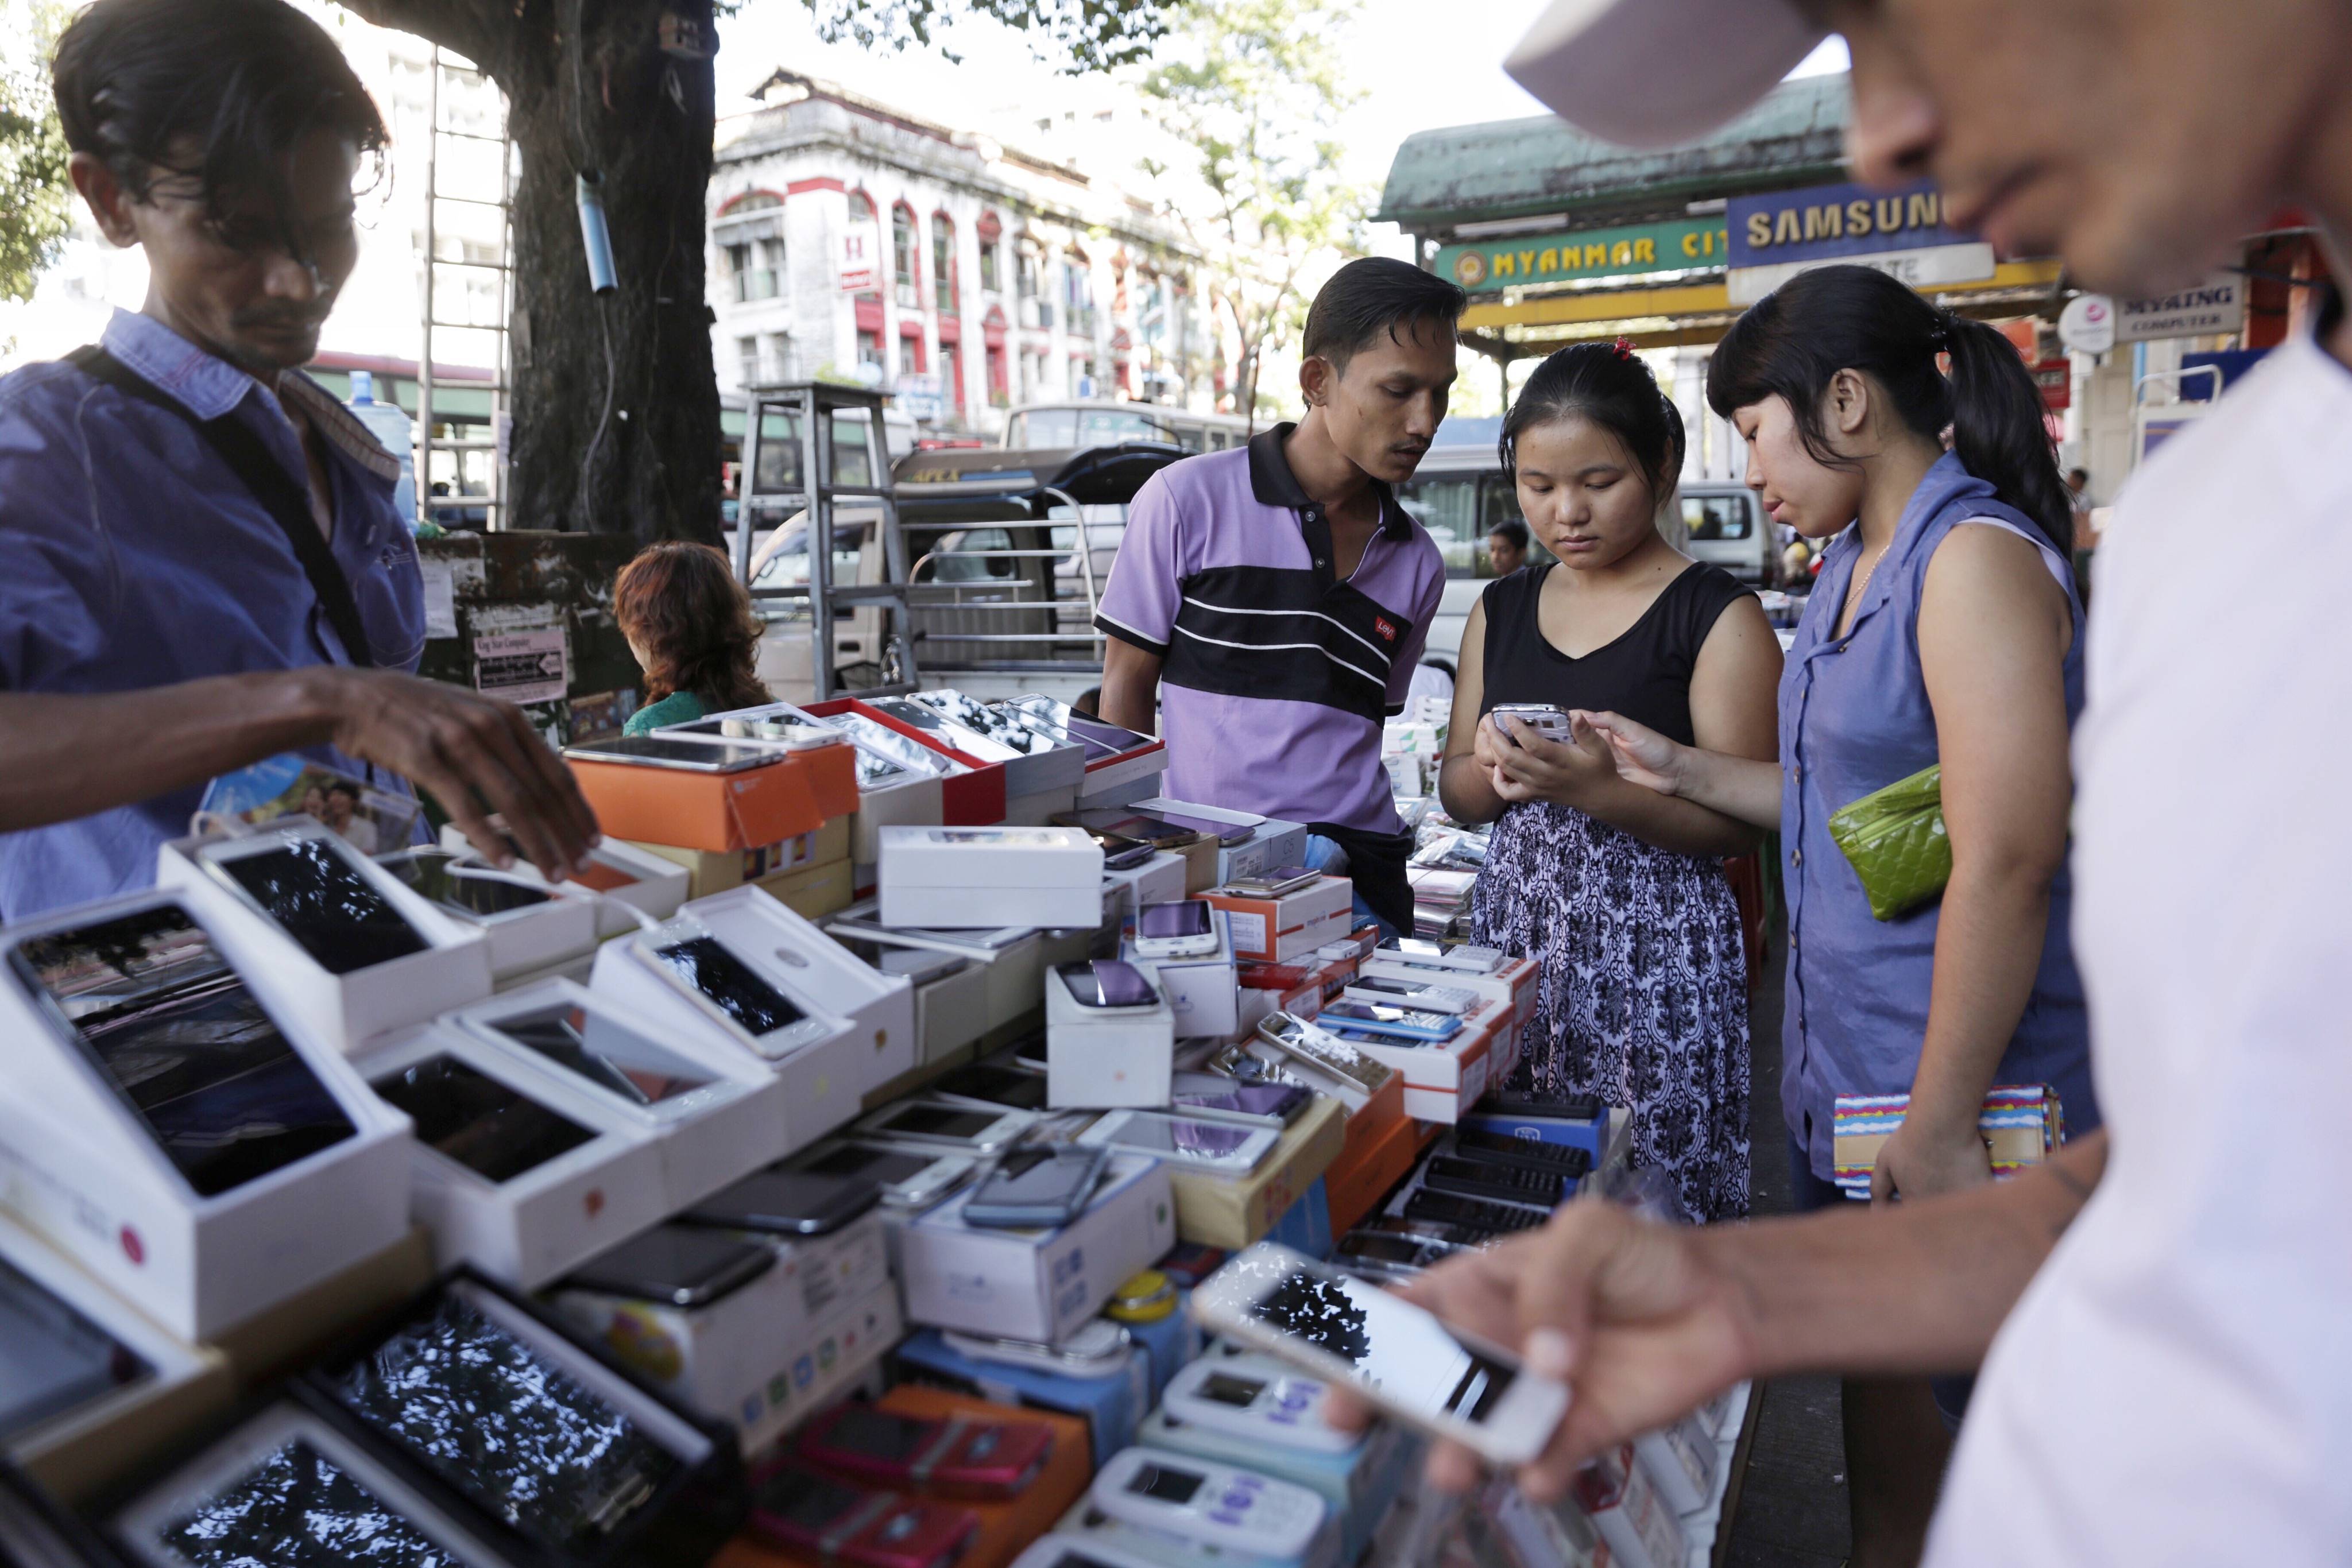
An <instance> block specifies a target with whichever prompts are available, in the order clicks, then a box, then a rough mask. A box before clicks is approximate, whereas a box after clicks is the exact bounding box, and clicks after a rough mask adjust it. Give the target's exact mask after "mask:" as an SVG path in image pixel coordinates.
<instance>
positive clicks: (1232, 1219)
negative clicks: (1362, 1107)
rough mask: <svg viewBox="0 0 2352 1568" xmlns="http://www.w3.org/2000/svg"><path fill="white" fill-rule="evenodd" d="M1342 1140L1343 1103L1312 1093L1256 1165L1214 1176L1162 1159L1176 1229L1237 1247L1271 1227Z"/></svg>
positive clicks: (1183, 1235)
mask: <svg viewBox="0 0 2352 1568" xmlns="http://www.w3.org/2000/svg"><path fill="white" fill-rule="evenodd" d="M1347 1141H1348V1112H1347V1108H1346V1107H1345V1106H1343V1105H1341V1104H1340V1103H1339V1102H1338V1101H1337V1100H1334V1099H1332V1098H1331V1097H1330V1096H1328V1095H1327V1094H1318V1095H1316V1096H1315V1098H1314V1099H1312V1100H1310V1101H1308V1102H1307V1107H1306V1109H1305V1110H1302V1111H1301V1112H1299V1113H1298V1114H1297V1116H1296V1117H1294V1118H1292V1120H1291V1123H1290V1125H1288V1126H1287V1127H1285V1128H1284V1129H1283V1130H1282V1136H1281V1137H1280V1138H1279V1139H1277V1140H1276V1143H1275V1145H1274V1147H1273V1148H1271V1149H1269V1150H1267V1151H1266V1155H1265V1158H1264V1159H1263V1160H1260V1161H1259V1162H1258V1165H1257V1168H1256V1169H1255V1170H1254V1171H1252V1172H1250V1173H1249V1175H1247V1176H1211V1175H1209V1174H1208V1173H1207V1172H1205V1171H1197V1170H1192V1169H1191V1168H1189V1167H1188V1166H1185V1165H1184V1164H1183V1162H1181V1161H1180V1160H1171V1161H1169V1162H1168V1185H1169V1187H1170V1189H1171V1191H1172V1192H1173V1193H1174V1195H1175V1198H1176V1235H1177V1237H1178V1239H1181V1240H1185V1241H1197V1242H1199V1243H1201V1244H1202V1246H1205V1247H1222V1248H1223V1249H1225V1250H1227V1251H1229V1252H1238V1251H1239V1250H1241V1249H1243V1248H1244V1247H1247V1246H1249V1245H1250V1244H1251V1243H1252V1242H1255V1241H1261V1240H1264V1239H1265V1237H1266V1236H1267V1235H1268V1234H1269V1233H1271V1232H1272V1231H1273V1229H1274V1228H1275V1226H1276V1223H1278V1222H1279V1221H1280V1220H1281V1218H1282V1217H1283V1215H1284V1214H1285V1213H1286V1212H1287V1211H1288V1210H1289V1209H1290V1207H1291V1206H1292V1205H1294V1204H1296V1203H1297V1201H1298V1200H1299V1199H1300V1198H1301V1197H1305V1196H1306V1195H1307V1189H1308V1188H1309V1187H1311V1186H1314V1185H1315V1183H1316V1181H1317V1180H1318V1178H1319V1177H1320V1176H1322V1175H1323V1173H1324V1172H1325V1171H1326V1170H1328V1169H1329V1168H1330V1166H1331V1162H1332V1161H1333V1160H1336V1159H1338V1158H1339V1151H1340V1149H1341V1148H1343V1147H1344V1146H1345V1145H1346V1144H1347Z"/></svg>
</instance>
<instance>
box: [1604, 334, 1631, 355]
mask: <svg viewBox="0 0 2352 1568" xmlns="http://www.w3.org/2000/svg"><path fill="white" fill-rule="evenodd" d="M1609 347H1610V348H1611V349H1612V350H1614V351H1615V353H1616V355H1617V357H1618V358H1619V359H1621V360H1630V359H1632V358H1633V339H1631V338H1620V339H1618V340H1616V341H1615V342H1613V343H1612V344H1610V345H1609Z"/></svg>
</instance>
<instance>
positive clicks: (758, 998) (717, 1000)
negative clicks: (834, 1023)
mask: <svg viewBox="0 0 2352 1568" xmlns="http://www.w3.org/2000/svg"><path fill="white" fill-rule="evenodd" d="M654 956H655V957H656V958H659V959H660V960H661V961H662V962H663V964H665V965H667V967H668V968H669V970H670V972H671V973H672V974H675V975H676V976H677V977H678V978H680V979H682V980H684V981H685V982H686V983H687V984H688V986H690V987H692V988H694V989H695V990H697V991H698V992H700V993H701V994H702V995H703V996H704V997H706V998H709V1000H710V1002H711V1003H712V1004H713V1005H714V1006H716V1007H717V1008H718V1009H719V1011H721V1012H723V1013H725V1014H726V1015H727V1016H728V1017H729V1018H730V1019H734V1020H735V1021H736V1022H737V1023H738V1024H740V1026H742V1029H743V1031H744V1032H745V1033H746V1034H749V1035H750V1036H751V1038H752V1039H754V1040H757V1039H758V1038H759V1037H760V1036H761V1035H763V1034H773V1033H774V1032H775V1031H776V1030H780V1029H790V1028H791V1027H792V1026H793V1025H794V1024H796V1023H798V1022H800V1021H801V1020H802V1019H804V1018H806V1017H808V1014H806V1013H804V1012H803V1011H802V1010H801V1009H799V1008H797V1007H795V1006H793V1003H792V1002H791V1001H790V1000H789V999H788V998H786V997H785V996H784V994H783V993H782V991H779V990H777V989H776V988H775V987H773V986H772V985H770V984H768V982H767V981H765V980H763V979H761V977H759V976H757V975H755V974H753V973H752V972H751V966H750V965H749V964H746V963H745V962H743V960H742V959H740V958H738V957H737V956H735V955H734V954H733V953H731V952H730V951H729V950H728V948H727V945H726V944H725V943H723V942H721V941H719V938H718V937H716V936H689V937H688V938H686V939H685V940H684V941H682V942H671V943H667V944H666V945H664V946H659V947H656V948H655V949H654Z"/></svg>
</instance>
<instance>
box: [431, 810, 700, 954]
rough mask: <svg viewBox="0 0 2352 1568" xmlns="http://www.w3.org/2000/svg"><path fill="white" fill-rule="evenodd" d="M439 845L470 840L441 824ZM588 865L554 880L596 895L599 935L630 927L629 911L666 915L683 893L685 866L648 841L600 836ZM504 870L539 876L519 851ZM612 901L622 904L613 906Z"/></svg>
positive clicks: (467, 847) (460, 849)
mask: <svg viewBox="0 0 2352 1568" xmlns="http://www.w3.org/2000/svg"><path fill="white" fill-rule="evenodd" d="M441 847H442V848H443V849H445V850H453V851H455V852H457V853H459V854H468V853H471V852H473V848H474V844H473V841H472V840H470V839H468V838H467V837H466V835H465V834H464V833H463V832H460V831H458V829H457V824H455V823H446V824H444V825H443V827H442V829H441ZM588 860H589V862H590V863H589V868H588V870H587V871H585V872H583V873H581V874H580V875H578V876H575V877H572V878H570V879H568V880H567V881H564V882H562V883H557V884H556V885H557V886H559V887H564V888H583V887H584V888H586V889H588V890H589V891H590V892H592V893H598V894H603V895H604V897H603V898H602V899H593V900H590V901H589V902H590V903H592V904H593V905H594V907H595V910H596V935H597V936H598V937H599V938H603V937H608V936H622V935H625V933H627V932H631V931H635V929H636V928H637V923H636V922H635V921H634V920H632V919H630V918H629V910H630V909H635V910H641V911H643V912H644V913H645V914H647V915H652V916H653V917H654V918H655V919H656V920H666V919H667V918H668V917H669V916H670V915H675V914H676V913H677V906H678V905H679V904H684V903H685V902H686V901H687V898H688V892H687V881H688V873H687V870H686V867H685V866H683V865H681V864H677V863H675V862H672V861H671V860H670V859H669V858H668V857H667V856H666V855H664V854H663V853H662V852H661V851H660V850H659V849H658V848H656V847H654V846H650V845H641V844H633V843H630V842H629V841H626V840H625V839H611V838H608V839H606V840H605V841H604V842H602V843H600V844H598V845H597V846H596V847H595V848H594V849H593V850H590V851H589V852H588ZM510 874H511V875H514V876H520V877H526V878H528V879H530V880H531V881H533V882H538V881H541V880H543V879H542V878H541V876H540V874H539V868H538V867H537V866H534V865H532V864H531V863H530V862H529V861H527V860H524V859H522V858H521V857H520V855H518V856H517V857H516V858H515V863H514V865H513V866H512V868H511V869H510ZM614 904H626V905H627V906H628V908H627V909H616V908H614V907H613V905H614Z"/></svg>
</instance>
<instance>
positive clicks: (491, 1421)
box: [291, 1272, 746, 1568]
mask: <svg viewBox="0 0 2352 1568" xmlns="http://www.w3.org/2000/svg"><path fill="white" fill-rule="evenodd" d="M291 1392H292V1398H293V1400H294V1402H295V1403H297V1404H298V1405H299V1406H302V1407H303V1408H305V1409H306V1410H308V1411H309V1412H310V1413H311V1414H313V1415H315V1416H317V1417H318V1418H319V1419H320V1421H322V1422H324V1423H325V1424H326V1425H327V1426H328V1427H330V1428H331V1430H332V1431H334V1432H335V1433H336V1434H337V1435H339V1436H340V1437H342V1438H344V1439H345V1440H347V1441H348V1442H350V1443H352V1444H353V1445H354V1446H356V1447H358V1448H362V1449H363V1450H364V1451H366V1452H367V1453H368V1454H370V1455H371V1456H372V1457H373V1458H376V1459H377V1460H378V1461H379V1462H381V1463H382V1464H383V1466H384V1467H385V1468H386V1469H388V1470H389V1471H390V1472H391V1473H392V1474H393V1475H394V1476H396V1477H397V1478H398V1479H400V1480H401V1481H402V1482H404V1484H405V1485H407V1486H408V1487H410V1488H413V1489H414V1490H415V1492H416V1493H417V1494H419V1495H423V1496H425V1497H428V1498H430V1499H431V1500H433V1501H434V1502H435V1503H436V1504H437V1505H438V1506H439V1507H440V1508H441V1509H443V1510H444V1511H446V1513H447V1514H449V1515H450V1516H451V1517H453V1518H455V1519H457V1521H460V1522H461V1523H462V1524H463V1526H464V1527H465V1528H466V1529H467V1531H469V1532H470V1533H472V1534H473V1535H475V1536H476V1537H477V1538H478V1539H480V1540H482V1541H485V1542H488V1544H489V1545H490V1546H491V1547H492V1548H493V1549H494V1550H496V1551H497V1552H499V1556H500V1558H501V1559H502V1560H505V1561H509V1562H514V1563H528V1564H532V1565H533V1568H622V1565H624V1564H631V1563H698V1562H701V1561H703V1560H704V1559H705V1558H707V1557H708V1556H709V1554H710V1553H712V1552H715V1551H717V1550H718V1548H719V1546H720V1544H721V1543H723V1542H725V1540H726V1538H727V1536H728V1535H729V1534H730V1533H731V1532H732V1531H733V1530H734V1528H735V1526H736V1524H737V1523H738V1522H739V1521H740V1520H741V1519H742V1517H743V1514H744V1511H745V1508H746V1497H745V1493H744V1487H743V1470H742V1465H741V1462H740V1458H739V1456H738V1454H737V1452H736V1449H735V1445H734V1442H733V1440H732V1438H733V1434H732V1433H731V1432H730V1431H729V1430H728V1429H727V1427H725V1426H724V1425H723V1424H721V1423H719V1422H717V1421H713V1420H709V1419H708V1418H701V1417H698V1416H695V1415H694V1414H693V1413H691V1412H689V1411H688V1410H687V1409H685V1408H682V1407H680V1406H677V1405H675V1404H673V1403H672V1402H670V1401H669V1400H667V1399H666V1398H664V1397H663V1396H661V1395H660V1394H659V1393H658V1392H657V1391H656V1390H655V1389H653V1388H651V1387H649V1386H647V1385H646V1384H645V1383H644V1382H643V1381H641V1380H640V1379H637V1378H635V1377H633V1376H632V1375H630V1374H629V1373H628V1372H626V1371H625V1370H623V1369H621V1368H619V1367H615V1366H614V1365H612V1364H608V1363H607V1362H605V1361H603V1360H601V1359H599V1358H598V1357H597V1355H596V1354H593V1352H592V1351H591V1350H590V1349H589V1348H588V1347H586V1346H585V1345H583V1344H582V1343H579V1342H578V1341H577V1340H576V1339H575V1338H573V1337H572V1335H571V1334H570V1333H567V1332H566V1331H565V1329H564V1328H563V1326H562V1323H561V1322H560V1320H559V1319H558V1318H557V1317H556V1316H555V1315H554V1314H553V1313H551V1312H548V1311H546V1310H545V1309H543V1308H541V1306H539V1305H538V1304H537V1303H534V1302H531V1301H525V1300H523V1299H521V1298H520V1297H519V1296H517V1295H515V1294H513V1293H512V1292H510V1291H507V1290H504V1289H501V1288H499V1286H497V1285H495V1284H493V1283H492V1282H490V1281H487V1280H483V1279H480V1278H478V1277H475V1276H473V1275H471V1274H468V1273H464V1272H460V1273H459V1274H457V1276H455V1277H454V1278H449V1279H445V1280H443V1281H439V1282H438V1283H436V1285H434V1286H433V1287H431V1288H430V1289H428V1290H427V1291H425V1292H424V1293H423V1294H421V1295H419V1296H417V1297H415V1298H412V1299H411V1300H410V1301H406V1302H404V1303H403V1304H402V1305H401V1306H400V1307H399V1308H398V1309H397V1310H395V1311H394V1312H391V1313H388V1314H385V1315H384V1316H383V1317H380V1318H378V1319H376V1320H375V1321H373V1322H370V1323H368V1324H367V1325H366V1326H365V1327H363V1328H362V1330H361V1331H360V1332H358V1333H354V1334H352V1336H350V1337H349V1338H347V1339H345V1340H344V1341H343V1342H342V1343H340V1344H339V1345H337V1346H336V1347H335V1348H334V1349H333V1350H331V1351H330V1352H329V1353H328V1354H326V1355H325V1356H323V1357H322V1358H320V1360H318V1361H316V1362H314V1363H313V1364H311V1365H310V1367H309V1368H308V1369H307V1370H306V1371H305V1372H304V1373H303V1374H302V1375H301V1376H300V1377H299V1379H297V1381H296V1382H295V1384H294V1386H293V1389H292V1391H291Z"/></svg>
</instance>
